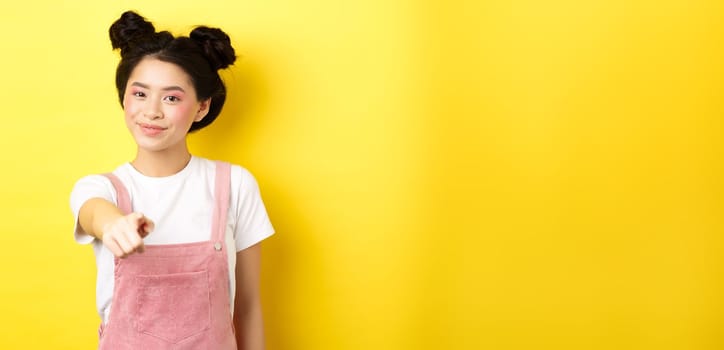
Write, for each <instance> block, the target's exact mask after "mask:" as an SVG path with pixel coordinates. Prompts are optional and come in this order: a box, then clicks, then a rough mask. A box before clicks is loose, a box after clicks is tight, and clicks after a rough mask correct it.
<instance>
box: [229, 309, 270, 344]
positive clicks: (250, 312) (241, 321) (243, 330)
mask: <svg viewBox="0 0 724 350" xmlns="http://www.w3.org/2000/svg"><path fill="white" fill-rule="evenodd" d="M234 328H235V329H236V343H237V349H239V350H263V349H264V321H263V317H262V312H261V303H260V302H259V301H258V299H257V300H256V301H254V302H251V303H249V304H248V305H244V306H238V305H237V307H236V308H235V310H234Z"/></svg>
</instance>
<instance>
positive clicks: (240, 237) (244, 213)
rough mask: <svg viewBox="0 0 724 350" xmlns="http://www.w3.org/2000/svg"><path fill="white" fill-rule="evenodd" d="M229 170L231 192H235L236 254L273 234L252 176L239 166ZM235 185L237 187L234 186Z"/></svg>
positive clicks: (257, 186)
mask: <svg viewBox="0 0 724 350" xmlns="http://www.w3.org/2000/svg"><path fill="white" fill-rule="evenodd" d="M231 169H232V170H231V171H232V172H231V176H232V190H233V191H236V196H234V197H236V198H235V199H236V203H234V204H235V205H234V207H235V215H236V227H235V229H234V240H235V242H236V251H237V252H238V251H241V250H244V249H246V248H248V247H251V246H253V245H254V244H256V243H259V242H261V241H262V240H264V239H265V238H267V237H269V236H271V235H272V234H274V227H273V226H272V224H271V221H270V220H269V215H268V214H267V211H266V208H265V207H264V201H263V200H262V198H261V193H260V191H259V185H258V184H257V182H256V179H255V178H254V176H253V175H252V174H251V173H250V172H249V171H248V170H246V169H244V168H242V167H239V166H233V167H232V168H231ZM235 183H236V184H238V185H237V186H235V185H236V184H235Z"/></svg>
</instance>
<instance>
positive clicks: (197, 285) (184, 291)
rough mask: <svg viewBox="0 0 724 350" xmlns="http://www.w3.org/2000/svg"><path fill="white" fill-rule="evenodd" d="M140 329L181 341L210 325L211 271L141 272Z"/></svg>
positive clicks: (139, 294) (143, 331) (167, 338)
mask: <svg viewBox="0 0 724 350" xmlns="http://www.w3.org/2000/svg"><path fill="white" fill-rule="evenodd" d="M136 286H137V288H138V294H137V303H136V307H137V309H136V316H137V319H136V330H137V331H138V332H140V333H144V334H148V335H150V336H153V337H156V338H159V339H163V340H165V341H167V342H170V343H178V342H181V341H183V340H184V339H186V338H188V337H191V336H194V335H196V334H198V333H201V332H203V331H205V330H207V329H209V327H210V323H211V306H210V303H211V302H210V300H209V276H208V273H207V271H199V272H188V273H177V274H169V275H138V276H136Z"/></svg>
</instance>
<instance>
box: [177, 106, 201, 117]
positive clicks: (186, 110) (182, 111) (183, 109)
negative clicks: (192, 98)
mask: <svg viewBox="0 0 724 350" xmlns="http://www.w3.org/2000/svg"><path fill="white" fill-rule="evenodd" d="M175 107H176V108H175V113H174V114H176V115H177V117H178V118H179V119H187V118H191V119H193V118H194V116H195V115H196V110H195V109H194V107H195V106H194V105H193V104H183V105H178V106H175Z"/></svg>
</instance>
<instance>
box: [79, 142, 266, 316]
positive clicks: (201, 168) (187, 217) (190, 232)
mask: <svg viewBox="0 0 724 350" xmlns="http://www.w3.org/2000/svg"><path fill="white" fill-rule="evenodd" d="M113 174H115V175H116V176H117V177H118V178H119V179H120V180H121V182H123V185H124V186H126V189H127V190H128V194H129V196H130V197H131V204H132V206H133V211H135V212H140V213H143V215H145V216H146V217H148V218H150V219H151V220H152V221H153V222H154V224H155V228H154V230H153V231H152V232H151V233H150V234H149V235H148V236H146V237H145V238H144V240H143V241H144V243H145V244H149V245H152V244H176V243H192V242H202V241H208V240H209V239H210V238H211V216H212V211H213V208H214V179H215V175H216V163H215V162H213V161H211V160H208V159H204V158H199V157H193V156H192V157H191V160H190V161H189V163H188V164H187V165H186V167H185V168H184V169H182V170H181V171H179V172H178V173H176V174H174V175H171V176H167V177H149V176H145V175H143V174H141V173H139V172H138V171H137V170H136V169H135V168H134V167H133V166H132V165H131V164H130V163H125V164H123V165H121V166H120V167H118V168H117V169H116V170H115V171H113ZM230 196H231V199H230V203H229V212H228V215H227V223H226V246H227V247H229V248H230V249H227V250H226V251H227V252H228V258H229V281H230V284H231V285H230V296H231V300H230V305H231V311H232V312H233V307H234V306H233V305H234V293H235V287H236V279H235V274H234V271H235V266H236V252H238V251H241V250H243V249H245V248H248V247H250V246H252V245H254V244H256V243H258V242H260V241H261V240H263V239H265V238H267V237H269V236H271V235H272V234H273V233H274V228H273V227H272V225H271V222H270V221H269V217H268V215H267V212H266V209H265V208H264V203H263V201H262V199H261V195H260V193H259V186H258V185H257V183H256V180H255V179H254V177H253V176H252V174H251V173H249V171H247V170H246V169H244V168H242V167H240V166H238V165H232V166H231V192H230ZM91 198H104V199H106V200H108V201H110V202H111V203H117V202H116V191H115V189H114V188H113V185H112V184H111V181H110V180H108V178H106V177H105V176H102V175H89V176H86V177H84V178H82V179H80V180H78V182H76V184H75V186H74V187H73V191H72V192H71V195H70V206H71V209H72V210H73V214H74V215H75V229H74V231H75V233H74V235H75V240H76V242H78V243H80V244H88V243H91V244H92V245H93V251H94V252H95V257H96V265H97V268H98V275H97V280H96V306H97V309H98V315H99V316H100V317H101V319H102V320H103V322H108V315H109V311H110V306H111V300H112V298H113V281H114V278H113V268H114V261H113V259H114V256H113V253H111V251H110V250H108V249H107V248H106V247H105V246H104V245H103V243H102V242H101V241H99V240H98V239H95V238H94V237H92V236H90V235H88V234H87V233H86V232H84V231H83V229H82V228H81V227H80V225H79V224H78V212H79V211H80V208H81V207H82V206H83V204H84V203H85V202H86V201H87V200H89V199H91ZM231 247H235V248H236V249H231Z"/></svg>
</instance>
